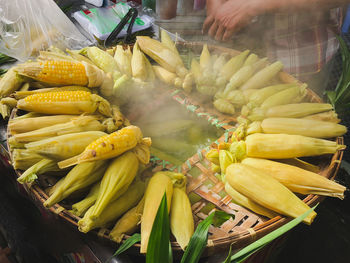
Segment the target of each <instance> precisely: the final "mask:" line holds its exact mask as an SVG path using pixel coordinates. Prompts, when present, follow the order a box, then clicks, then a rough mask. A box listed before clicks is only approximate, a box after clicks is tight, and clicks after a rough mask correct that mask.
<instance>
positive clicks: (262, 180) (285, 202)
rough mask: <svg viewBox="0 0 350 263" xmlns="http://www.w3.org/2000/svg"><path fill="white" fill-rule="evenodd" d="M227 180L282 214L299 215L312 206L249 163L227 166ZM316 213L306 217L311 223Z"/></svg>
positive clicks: (240, 191) (306, 220)
mask: <svg viewBox="0 0 350 263" xmlns="http://www.w3.org/2000/svg"><path fill="white" fill-rule="evenodd" d="M226 180H227V182H228V183H229V184H230V185H231V186H232V187H233V188H234V189H236V190H237V191H238V192H239V193H241V194H242V195H244V196H246V197H247V198H249V199H251V200H252V201H254V202H256V203H258V204H260V205H262V206H264V207H265V208H267V209H270V210H273V211H275V212H277V213H280V214H282V215H286V216H290V217H294V218H295V217H298V216H300V215H302V214H304V213H305V212H306V211H307V210H309V209H310V208H309V207H308V205H307V204H305V203H304V202H303V201H301V200H300V199H299V198H298V197H297V196H295V195H294V194H293V193H292V192H291V191H290V190H288V188H286V187H285V186H283V185H282V184H281V183H280V182H278V181H277V180H276V179H274V178H273V177H271V176H269V175H268V174H265V173H264V172H262V171H260V170H258V169H255V168H253V167H250V166H248V165H244V164H239V163H234V164H231V165H230V166H229V167H227V170H226ZM315 216H316V213H315V212H312V213H311V214H310V215H309V216H307V217H306V218H305V219H304V222H305V223H307V224H311V223H312V221H313V219H314V218H315Z"/></svg>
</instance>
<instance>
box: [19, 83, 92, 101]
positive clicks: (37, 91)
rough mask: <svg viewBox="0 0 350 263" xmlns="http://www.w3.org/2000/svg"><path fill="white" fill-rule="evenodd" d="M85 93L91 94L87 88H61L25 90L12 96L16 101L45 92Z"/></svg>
mask: <svg viewBox="0 0 350 263" xmlns="http://www.w3.org/2000/svg"><path fill="white" fill-rule="evenodd" d="M77 90H82V91H87V92H91V90H90V89H89V88H86V87H81V86H63V87H59V88H44V89H36V90H27V91H16V92H15V94H14V96H15V98H16V99H17V100H20V99H24V98H25V97H27V96H29V95H33V94H37V93H45V92H57V91H77Z"/></svg>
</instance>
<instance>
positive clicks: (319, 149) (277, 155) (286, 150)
mask: <svg viewBox="0 0 350 263" xmlns="http://www.w3.org/2000/svg"><path fill="white" fill-rule="evenodd" d="M245 144H246V151H247V156H248V157H257V158H267V159H285V158H295V157H302V156H314V155H323V154H333V153H335V152H336V151H337V150H341V149H344V148H345V145H339V144H337V142H335V141H328V140H323V139H316V138H310V137H306V136H301V135H288V134H263V133H255V134H251V135H248V136H247V138H246V140H245Z"/></svg>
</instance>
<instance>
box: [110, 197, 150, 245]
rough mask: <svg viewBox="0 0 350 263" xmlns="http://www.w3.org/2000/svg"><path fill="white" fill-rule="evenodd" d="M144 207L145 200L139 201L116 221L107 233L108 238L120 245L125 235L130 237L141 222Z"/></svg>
mask: <svg viewBox="0 0 350 263" xmlns="http://www.w3.org/2000/svg"><path fill="white" fill-rule="evenodd" d="M144 205H145V198H142V199H141V201H140V202H139V203H138V204H137V205H136V206H135V207H133V208H131V209H130V210H129V211H128V212H127V213H125V214H124V215H123V216H122V217H121V218H120V219H119V220H118V221H117V223H116V224H115V226H114V227H113V229H112V230H111V232H110V233H109V237H110V238H111V239H112V240H113V241H115V242H117V243H120V242H122V240H123V237H124V235H125V234H127V235H131V234H133V233H134V232H135V231H136V230H137V228H138V225H139V223H140V222H141V217H142V211H143V207H144Z"/></svg>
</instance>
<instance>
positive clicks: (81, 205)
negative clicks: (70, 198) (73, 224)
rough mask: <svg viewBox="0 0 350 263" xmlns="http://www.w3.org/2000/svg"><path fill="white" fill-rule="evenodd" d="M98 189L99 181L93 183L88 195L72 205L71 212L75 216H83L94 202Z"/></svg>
mask: <svg viewBox="0 0 350 263" xmlns="http://www.w3.org/2000/svg"><path fill="white" fill-rule="evenodd" d="M99 190H100V183H96V184H94V186H93V187H92V188H91V189H90V192H89V193H88V195H87V196H86V197H85V198H84V199H83V200H81V201H79V202H77V203H75V204H73V205H72V210H71V212H72V213H73V214H74V215H76V216H83V215H84V214H85V212H86V211H87V210H88V209H89V208H90V207H91V206H93V205H94V203H95V202H96V200H97V196H98V191H99Z"/></svg>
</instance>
